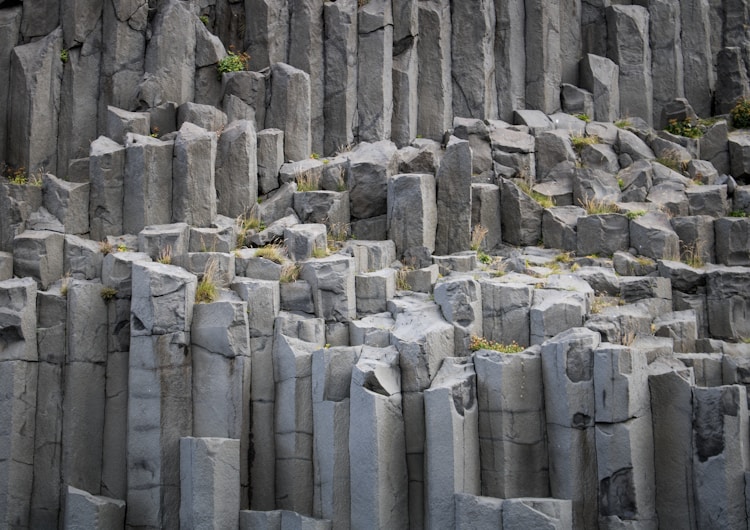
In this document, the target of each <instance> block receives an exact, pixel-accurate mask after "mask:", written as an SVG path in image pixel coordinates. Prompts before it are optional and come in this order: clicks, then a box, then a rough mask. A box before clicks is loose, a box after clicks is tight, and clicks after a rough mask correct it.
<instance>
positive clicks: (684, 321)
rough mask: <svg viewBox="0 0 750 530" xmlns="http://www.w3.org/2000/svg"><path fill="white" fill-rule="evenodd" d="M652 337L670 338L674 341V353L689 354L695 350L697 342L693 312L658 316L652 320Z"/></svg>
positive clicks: (696, 328) (695, 319) (677, 312)
mask: <svg viewBox="0 0 750 530" xmlns="http://www.w3.org/2000/svg"><path fill="white" fill-rule="evenodd" d="M654 335H656V336H657V337H670V338H671V339H672V340H673V341H674V351H675V352H680V353H690V352H694V351H696V350H695V341H696V340H698V322H697V317H696V314H695V311H692V310H686V311H674V312H672V313H665V314H663V315H659V316H658V317H657V318H656V319H654Z"/></svg>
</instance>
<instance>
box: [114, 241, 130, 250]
mask: <svg viewBox="0 0 750 530" xmlns="http://www.w3.org/2000/svg"><path fill="white" fill-rule="evenodd" d="M115 248H116V249H117V252H127V251H128V246H127V245H126V244H125V243H118V244H117V247H115Z"/></svg>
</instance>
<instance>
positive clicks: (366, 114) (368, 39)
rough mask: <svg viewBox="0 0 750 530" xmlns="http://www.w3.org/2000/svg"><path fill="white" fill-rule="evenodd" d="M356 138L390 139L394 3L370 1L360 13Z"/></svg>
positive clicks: (378, 0) (380, 0)
mask: <svg viewBox="0 0 750 530" xmlns="http://www.w3.org/2000/svg"><path fill="white" fill-rule="evenodd" d="M357 33H358V47H357V61H358V62H359V63H360V64H366V65H369V67H368V68H359V69H358V70H357V94H358V98H357V114H358V130H357V137H358V138H359V141H361V142H377V141H379V140H387V139H389V138H390V136H391V116H392V113H393V83H392V70H393V12H392V8H391V3H390V2H386V1H384V0H371V1H370V2H368V3H367V4H364V6H363V7H361V8H360V9H359V13H358V27H357Z"/></svg>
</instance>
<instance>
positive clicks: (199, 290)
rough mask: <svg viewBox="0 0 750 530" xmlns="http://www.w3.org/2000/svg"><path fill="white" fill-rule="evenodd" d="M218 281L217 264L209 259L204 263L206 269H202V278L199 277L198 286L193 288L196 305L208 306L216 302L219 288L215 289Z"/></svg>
mask: <svg viewBox="0 0 750 530" xmlns="http://www.w3.org/2000/svg"><path fill="white" fill-rule="evenodd" d="M218 279H219V265H218V262H217V261H216V260H214V259H210V260H208V263H206V268H205V269H203V276H201V279H200V281H199V282H198V286H197V287H196V288H195V303H196V304H210V303H211V302H215V301H216V298H217V297H218V296H219V288H218V287H217V283H218Z"/></svg>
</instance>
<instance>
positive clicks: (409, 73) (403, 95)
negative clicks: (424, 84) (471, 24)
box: [391, 0, 419, 147]
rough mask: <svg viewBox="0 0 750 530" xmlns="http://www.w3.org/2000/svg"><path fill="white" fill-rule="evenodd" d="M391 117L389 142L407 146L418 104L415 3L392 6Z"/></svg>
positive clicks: (399, 0) (403, 0) (413, 132)
mask: <svg viewBox="0 0 750 530" xmlns="http://www.w3.org/2000/svg"><path fill="white" fill-rule="evenodd" d="M392 5H393V72H392V75H393V116H392V118H391V139H392V140H393V141H394V142H395V143H396V144H397V145H398V146H399V147H403V146H405V145H408V143H409V142H410V141H412V140H413V139H414V138H415V137H416V136H417V113H418V108H419V107H418V105H419V100H418V96H419V92H418V76H419V61H418V60H417V55H418V39H419V9H418V5H419V2H418V0H395V1H394V2H393V3H392Z"/></svg>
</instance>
